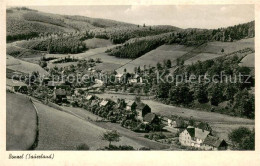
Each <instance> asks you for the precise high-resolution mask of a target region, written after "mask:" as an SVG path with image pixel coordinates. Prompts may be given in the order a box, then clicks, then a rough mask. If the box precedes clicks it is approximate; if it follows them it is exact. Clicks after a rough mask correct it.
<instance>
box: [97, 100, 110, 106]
mask: <svg viewBox="0 0 260 166" xmlns="http://www.w3.org/2000/svg"><path fill="white" fill-rule="evenodd" d="M108 104H109V101H108V100H102V101H101V102H100V103H99V106H100V107H105V106H107V105H108Z"/></svg>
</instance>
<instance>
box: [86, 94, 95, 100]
mask: <svg viewBox="0 0 260 166" xmlns="http://www.w3.org/2000/svg"><path fill="white" fill-rule="evenodd" d="M94 99H95V97H94V95H87V96H86V100H88V101H89V100H94Z"/></svg>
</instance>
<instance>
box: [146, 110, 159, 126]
mask: <svg viewBox="0 0 260 166" xmlns="http://www.w3.org/2000/svg"><path fill="white" fill-rule="evenodd" d="M143 121H144V123H145V124H152V123H157V122H159V117H158V116H157V115H156V114H155V113H148V114H146V115H145V116H144V118H143Z"/></svg>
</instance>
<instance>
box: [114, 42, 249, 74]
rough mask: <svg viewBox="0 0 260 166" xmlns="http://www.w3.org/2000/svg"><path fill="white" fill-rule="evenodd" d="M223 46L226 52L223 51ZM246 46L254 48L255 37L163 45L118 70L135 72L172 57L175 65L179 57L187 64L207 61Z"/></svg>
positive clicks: (120, 71)
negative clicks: (192, 44)
mask: <svg viewBox="0 0 260 166" xmlns="http://www.w3.org/2000/svg"><path fill="white" fill-rule="evenodd" d="M222 48H223V49H224V53H222V52H221V50H222ZM244 48H254V38H248V39H242V40H239V41H234V42H208V43H206V44H203V45H201V46H199V47H197V48H194V47H186V46H183V45H162V46H160V47H158V48H156V49H155V50H152V51H150V52H148V53H146V54H144V55H143V56H141V57H139V58H137V59H135V60H133V61H130V62H129V63H127V64H125V65H123V66H122V67H120V68H118V69H117V70H116V71H117V72H119V73H122V72H123V71H124V69H125V68H126V69H127V71H128V72H133V71H134V68H135V67H139V66H140V67H141V68H142V67H143V66H144V65H146V66H149V65H151V66H156V64H157V62H160V63H162V62H163V61H164V60H167V59H170V60H171V61H172V64H173V65H174V64H175V62H176V59H177V58H179V57H180V58H182V59H184V60H185V64H186V65H189V64H191V63H194V62H197V61H198V60H200V61H206V60H209V59H214V58H217V57H220V56H222V55H224V54H228V53H232V52H235V51H238V50H242V49H244Z"/></svg>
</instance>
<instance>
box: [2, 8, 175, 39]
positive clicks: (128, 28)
mask: <svg viewBox="0 0 260 166" xmlns="http://www.w3.org/2000/svg"><path fill="white" fill-rule="evenodd" d="M6 12H7V36H6V37H7V41H8V42H11V41H16V40H23V39H31V38H35V37H48V36H51V35H54V34H55V35H59V34H63V33H65V34H71V33H77V32H82V33H86V32H88V31H90V32H91V34H92V35H94V36H97V37H99V38H110V39H111V40H112V41H113V42H114V43H121V42H124V41H126V40H128V39H130V38H133V37H140V36H147V35H152V34H159V33H163V32H169V31H172V30H176V29H178V28H176V27H172V26H153V28H152V29H153V30H151V27H139V26H137V25H134V24H129V23H124V22H119V21H114V20H108V19H100V18H90V17H84V16H66V15H58V14H49V13H43V12H39V11H36V10H31V9H28V8H25V7H23V8H9V9H7V11H6ZM122 35H124V37H122Z"/></svg>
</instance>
